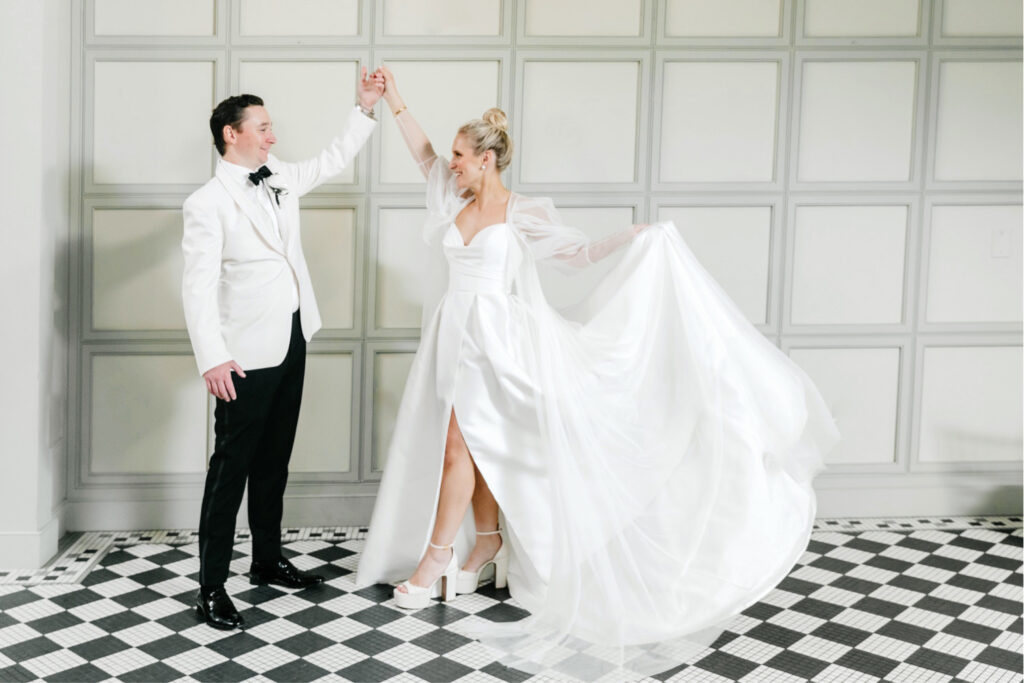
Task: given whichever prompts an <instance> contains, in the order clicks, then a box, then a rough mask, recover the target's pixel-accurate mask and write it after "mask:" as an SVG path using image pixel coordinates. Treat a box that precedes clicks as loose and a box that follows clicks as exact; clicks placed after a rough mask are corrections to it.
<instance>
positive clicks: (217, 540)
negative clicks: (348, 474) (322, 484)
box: [199, 311, 306, 587]
mask: <svg viewBox="0 0 1024 683" xmlns="http://www.w3.org/2000/svg"><path fill="white" fill-rule="evenodd" d="M305 367H306V340H305V339H304V338H303V336H302V326H301V323H300V321H299V312H298V311H296V312H295V313H294V314H292V331H291V341H290V342H289V346H288V352H287V354H286V355H285V358H284V360H283V361H282V362H281V364H280V365H278V366H276V367H272V368H263V369H260V370H251V371H248V372H246V376H245V377H244V378H242V377H239V376H237V375H235V376H234V377H233V381H234V384H235V391H236V393H237V395H238V398H237V399H235V400H233V401H231V402H227V401H223V400H221V399H217V405H216V408H215V409H214V434H215V442H214V452H213V456H212V457H211V458H210V467H209V470H208V471H207V473H206V488H205V491H204V493H203V503H202V508H201V513H200V522H199V562H200V569H199V583H200V584H201V585H203V586H207V587H213V586H217V585H220V584H222V583H224V581H226V580H227V577H228V567H229V565H230V563H231V555H232V545H233V542H234V530H235V519H236V517H237V514H238V508H239V505H240V504H241V501H242V494H243V492H244V491H245V486H246V480H247V479H248V484H249V505H248V510H249V528H250V531H251V534H252V557H253V560H254V561H256V562H260V563H270V564H273V563H274V562H276V561H277V560H278V558H279V557H280V553H281V515H282V507H283V496H284V489H285V486H286V484H287V483H288V461H289V459H290V456H291V450H292V444H293V443H294V441H295V428H296V425H297V424H298V418H299V406H300V403H301V401H302V384H303V378H304V373H305Z"/></svg>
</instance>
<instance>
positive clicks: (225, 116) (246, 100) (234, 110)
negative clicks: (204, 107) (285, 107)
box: [210, 95, 263, 156]
mask: <svg viewBox="0 0 1024 683" xmlns="http://www.w3.org/2000/svg"><path fill="white" fill-rule="evenodd" d="M254 105H257V106H260V107H262V106H263V99H262V98H260V97H256V95H232V96H231V97H229V98H227V99H226V100H224V101H223V102H221V103H220V104H218V105H217V106H216V107H214V109H213V114H211V115H210V132H211V133H213V144H214V146H216V147H217V151H218V152H220V155H221V156H224V126H231V127H232V128H234V129H235V130H239V129H240V128H241V127H242V121H244V120H245V108H246V107H252V106H254Z"/></svg>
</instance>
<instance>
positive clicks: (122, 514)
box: [0, 472, 1022, 566]
mask: <svg viewBox="0 0 1024 683" xmlns="http://www.w3.org/2000/svg"><path fill="white" fill-rule="evenodd" d="M814 487H815V490H816V491H817V493H818V517H913V516H918V515H921V516H925V515H927V516H936V515H952V516H970V515H1014V514H1020V512H1021V495H1022V486H1021V481H1020V476H1019V475H1017V474H1011V475H1008V474H1007V473H1005V472H1001V473H1000V472H973V473H962V472H961V473H901V474H855V473H839V474H828V475H822V476H821V477H819V478H818V479H817V480H815V486H814ZM116 498H117V497H115V496H110V497H108V498H106V499H103V500H88V501H69V502H68V503H67V510H66V517H67V519H66V525H67V529H68V530H71V531H131V530H142V529H195V528H196V527H198V526H199V506H200V498H199V497H198V496H197V497H195V498H177V499H173V500H154V499H150V500H125V499H124V497H123V496H122V497H121V499H116ZM373 502H374V496H373V495H372V494H363V495H342V494H338V495H316V496H294V497H292V496H286V497H285V504H284V525H285V526H301V527H315V526H366V525H367V524H369V522H370V514H371V513H372V512H373ZM245 510H246V501H245V500H244V499H243V501H242V505H241V508H240V509H239V512H238V526H240V527H244V526H247V525H248V521H247V516H246V512H245ZM54 548H56V546H54ZM0 566H3V564H2V563H0Z"/></svg>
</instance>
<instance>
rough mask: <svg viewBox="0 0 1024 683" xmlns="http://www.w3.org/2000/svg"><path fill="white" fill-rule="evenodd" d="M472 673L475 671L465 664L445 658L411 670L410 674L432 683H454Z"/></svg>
mask: <svg viewBox="0 0 1024 683" xmlns="http://www.w3.org/2000/svg"><path fill="white" fill-rule="evenodd" d="M472 672H473V670H472V669H470V668H469V667H468V666H466V665H465V664H460V663H458V662H453V661H452V660H450V659H446V658H445V657H438V658H437V659H431V660H430V661H428V662H424V663H422V664H420V665H419V666H416V667H413V668H412V669H409V673H411V674H412V675H414V676H419V677H420V678H422V679H423V680H425V681H429V682H430V683H448V681H454V680H456V679H458V678H462V677H463V676H465V675H466V674H469V673H472Z"/></svg>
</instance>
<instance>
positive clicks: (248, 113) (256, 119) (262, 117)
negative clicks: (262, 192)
mask: <svg viewBox="0 0 1024 683" xmlns="http://www.w3.org/2000/svg"><path fill="white" fill-rule="evenodd" d="M232 132H233V133H234V135H233V138H234V140H233V141H232V144H233V146H234V148H235V153H236V154H237V156H238V158H239V159H241V160H243V161H244V162H246V163H245V165H246V166H250V167H251V168H254V169H255V168H259V167H260V166H262V165H263V164H265V163H267V154H269V153H270V148H271V147H272V146H273V145H274V143H276V142H277V138H276V137H274V124H273V122H272V121H271V120H270V115H269V114H268V113H267V110H266V109H264V108H263V107H261V106H259V105H252V106H249V107H246V108H245V119H244V120H243V121H242V125H241V126H240V127H239V129H238V130H232ZM225 140H227V138H225Z"/></svg>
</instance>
